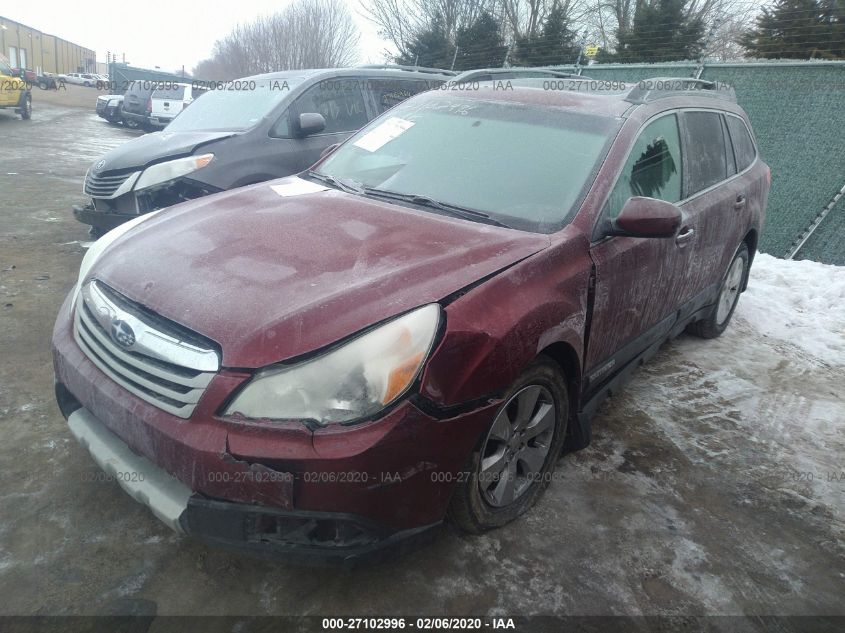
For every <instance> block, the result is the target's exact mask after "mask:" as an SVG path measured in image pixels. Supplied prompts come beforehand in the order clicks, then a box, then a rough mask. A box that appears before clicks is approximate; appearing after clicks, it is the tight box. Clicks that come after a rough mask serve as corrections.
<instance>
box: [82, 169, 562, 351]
mask: <svg viewBox="0 0 845 633" xmlns="http://www.w3.org/2000/svg"><path fill="white" fill-rule="evenodd" d="M291 180H296V179H295V178H294V179H291V178H286V179H282V180H277V181H271V182H269V183H261V184H258V185H253V186H250V187H243V188H240V189H236V190H233V191H229V192H223V193H220V194H216V195H213V196H207V197H204V198H199V199H197V200H192V201H190V202H186V203H183V204H180V205H178V206H176V207H173V208H172V209H170V210H166V211H164V212H162V213H160V214H158V215H157V216H156V217H155V218H151V219H150V220H148V221H146V222H143V223H142V224H140V225H139V226H138V227H136V228H134V229H132V230H130V231H129V232H127V233H126V235H124V236H123V237H121V238H119V239H118V240H117V241H116V242H115V243H114V244H113V245H112V246H111V247H110V248H109V249H108V250H107V251H106V252H105V254H104V255H103V256H102V257H101V259H100V260H99V261H98V262H97V263H96V264H95V266H94V268H93V275H92V276H93V277H96V278H97V279H100V280H102V281H103V282H105V283H106V284H108V285H109V286H111V287H112V288H114V289H115V290H117V291H119V292H121V293H122V294H124V295H125V296H127V297H129V298H130V299H133V300H134V301H137V302H138V303H141V304H143V305H144V306H146V307H148V308H150V309H152V310H153V311H155V312H157V313H158V314H160V315H162V316H164V317H167V318H168V319H171V320H172V321H175V322H177V323H179V324H181V325H183V326H185V327H187V328H189V329H191V330H194V331H195V332H198V333H200V334H202V335H204V336H206V337H208V338H211V339H212V340H214V341H216V342H217V343H219V344H220V346H221V348H222V350H223V364H224V365H225V366H227V367H250V368H255V367H261V366H265V365H269V364H271V363H275V362H279V361H282V360H286V359H290V358H293V357H296V356H299V355H301V354H304V353H307V352H311V351H314V350H316V349H319V348H322V347H324V346H326V345H329V344H331V343H334V342H335V341H337V340H339V339H341V338H343V337H345V336H348V335H350V334H353V333H355V332H357V331H359V330H361V329H363V328H366V327H368V326H370V325H372V324H374V323H377V322H379V321H382V320H384V319H387V318H389V317H392V316H395V315H398V314H401V313H403V312H405V311H407V310H410V309H412V308H415V307H417V306H421V305H424V304H426V303H431V302H435V301H439V300H441V299H443V298H444V297H446V296H448V295H450V294H451V293H453V292H456V291H458V290H460V289H461V288H463V287H465V286H467V285H469V284H471V283H473V282H475V281H478V280H479V279H481V278H483V277H485V276H487V275H490V274H493V273H495V272H497V271H499V270H501V269H503V268H505V267H507V266H509V265H511V264H513V263H515V262H517V261H519V260H520V259H524V258H525V257H528V256H530V255H532V254H534V253H536V252H538V251H540V250H542V249H544V248H546V247H547V246H548V245H549V237H548V236H546V235H540V234H534V233H525V232H521V231H516V230H512V229H504V228H498V227H494V226H490V225H485V224H480V223H477V222H470V221H466V220H461V219H454V218H448V217H444V216H440V215H436V214H434V213H430V212H427V211H422V210H417V209H408V208H406V207H402V206H398V205H392V204H389V203H385V202H381V201H376V200H372V199H367V198H363V197H361V196H356V195H352V194H347V193H343V192H340V191H335V190H326V191H322V192H318V193H309V194H306V195H298V196H293V197H281V196H280V195H279V194H277V193H276V192H275V191H274V190H273V189H272V188H271V186H272V185H278V184H281V183H284V182H286V181H287V182H290V181H291Z"/></svg>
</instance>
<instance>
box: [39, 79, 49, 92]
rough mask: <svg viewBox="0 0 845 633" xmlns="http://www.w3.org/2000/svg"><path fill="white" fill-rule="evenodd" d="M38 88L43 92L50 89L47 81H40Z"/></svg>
mask: <svg viewBox="0 0 845 633" xmlns="http://www.w3.org/2000/svg"><path fill="white" fill-rule="evenodd" d="M38 87H39V88H41V90H47V88H49V86H48V85H47V82H46V81H39V82H38Z"/></svg>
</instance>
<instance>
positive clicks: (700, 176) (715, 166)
mask: <svg viewBox="0 0 845 633" xmlns="http://www.w3.org/2000/svg"><path fill="white" fill-rule="evenodd" d="M684 126H685V127H686V131H687V138H686V141H687V144H686V146H685V154H686V160H687V163H686V164H687V171H688V173H687V192H686V197H689V196H692V195H695V194H696V193H698V192H699V191H703V190H704V189H707V188H708V187H712V186H713V185H715V184H717V183H719V182H722V181H723V180H725V178H727V173H728V167H727V160H726V154H725V137H724V135H723V134H722V121H721V115H720V114H719V113H718V112H684Z"/></svg>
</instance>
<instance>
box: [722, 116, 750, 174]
mask: <svg viewBox="0 0 845 633" xmlns="http://www.w3.org/2000/svg"><path fill="white" fill-rule="evenodd" d="M725 120H726V121H727V123H728V131H729V132H730V133H731V140H732V141H733V146H734V156H736V169H737V171H743V170H744V169H747V168H748V166H749V165H751V163H753V162H754V158H755V156H756V155H757V152H756V150H755V149H754V142H753V141H752V140H751V135H750V134H749V133H748V128H747V127H746V125H745V121H743V120H742V119H740V118H739V117H737V116H730V115H728V116H726V117H725Z"/></svg>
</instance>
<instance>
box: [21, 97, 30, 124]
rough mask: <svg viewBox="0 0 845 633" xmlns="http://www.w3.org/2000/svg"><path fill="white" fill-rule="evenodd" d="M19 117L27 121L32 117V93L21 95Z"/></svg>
mask: <svg viewBox="0 0 845 633" xmlns="http://www.w3.org/2000/svg"><path fill="white" fill-rule="evenodd" d="M20 113H21V118H22V119H23V120H24V121H29V120H30V119H31V118H32V95H30V94H29V93H26V95H24V97H23V104H21V106H20Z"/></svg>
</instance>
